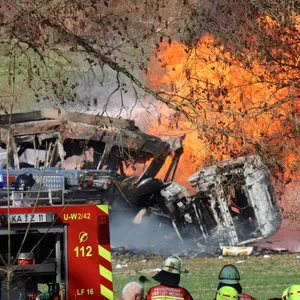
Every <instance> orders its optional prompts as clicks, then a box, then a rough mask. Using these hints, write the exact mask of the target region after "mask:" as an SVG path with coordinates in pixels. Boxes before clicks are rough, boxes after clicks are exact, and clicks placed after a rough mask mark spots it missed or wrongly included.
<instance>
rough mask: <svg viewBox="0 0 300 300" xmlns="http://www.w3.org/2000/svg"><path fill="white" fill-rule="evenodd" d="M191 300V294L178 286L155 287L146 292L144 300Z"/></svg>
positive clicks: (161, 285)
mask: <svg viewBox="0 0 300 300" xmlns="http://www.w3.org/2000/svg"><path fill="white" fill-rule="evenodd" d="M152 299H153V300H193V297H192V296H191V294H190V293H189V292H188V291H187V290H186V289H185V288H182V287H180V286H176V287H173V286H167V285H163V284H160V285H156V286H154V287H152V288H150V290H149V291H148V293H147V295H146V300H152Z"/></svg>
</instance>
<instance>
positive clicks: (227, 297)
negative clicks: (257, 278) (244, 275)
mask: <svg viewBox="0 0 300 300" xmlns="http://www.w3.org/2000/svg"><path fill="white" fill-rule="evenodd" d="M238 294H239V293H238V292H237V290H236V289H235V288H233V287H231V286H223V287H221V288H220V289H219V290H218V292H217V296H216V300H231V299H232V300H238Z"/></svg>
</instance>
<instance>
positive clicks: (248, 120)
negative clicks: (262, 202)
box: [146, 18, 300, 180]
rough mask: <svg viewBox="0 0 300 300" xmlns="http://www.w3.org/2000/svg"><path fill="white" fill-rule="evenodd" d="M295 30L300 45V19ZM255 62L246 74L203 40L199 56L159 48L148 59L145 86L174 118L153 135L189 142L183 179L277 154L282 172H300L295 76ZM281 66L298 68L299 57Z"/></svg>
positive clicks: (164, 119)
mask: <svg viewBox="0 0 300 300" xmlns="http://www.w3.org/2000/svg"><path fill="white" fill-rule="evenodd" d="M264 22H265V24H267V25H266V26H267V30H269V31H270V32H272V29H274V26H277V24H276V22H275V21H272V20H271V19H269V18H265V20H264ZM296 24H297V26H296V27H295V28H296V29H294V32H293V34H294V35H296V36H298V38H299V36H300V26H299V24H300V18H298V19H297V22H296ZM295 30H296V31H295ZM280 38H282V39H283V38H284V36H282V37H280ZM295 47H296V46H295ZM277 50H278V49H274V50H272V49H271V51H277ZM282 51H284V50H282ZM257 57H258V56H257ZM251 59H252V61H251V67H250V66H249V68H247V67H245V64H244V62H240V61H238V60H237V59H235V57H234V56H233V55H231V53H230V52H229V51H227V50H226V49H225V48H224V47H223V46H222V45H219V44H218V43H217V42H216V40H215V39H214V38H213V37H212V36H204V37H202V38H201V39H200V40H199V42H198V44H197V46H196V47H194V48H188V47H186V46H185V45H183V44H180V43H179V42H176V41H174V42H172V43H171V44H170V43H166V42H162V44H161V45H160V47H159V49H158V50H157V51H156V53H155V55H153V57H152V58H151V61H150V64H149V67H148V70H147V71H148V72H147V77H146V80H148V83H149V84H150V85H151V87H152V88H154V89H156V90H158V91H160V93H161V95H163V96H164V98H165V99H166V100H167V101H169V103H170V104H171V105H173V106H174V107H176V112H175V113H174V110H173V111H172V110H170V109H169V108H168V107H167V106H165V107H163V108H162V110H161V116H160V117H159V122H157V123H153V124H152V127H151V128H150V129H149V133H151V134H156V135H159V136H162V137H163V136H170V135H171V136H172V135H181V134H186V136H187V138H186V139H185V141H184V149H185V152H184V154H183V157H182V159H181V164H180V170H179V172H177V173H178V174H180V176H182V177H183V178H186V176H188V175H191V174H192V173H194V172H196V171H197V170H198V169H199V167H200V166H201V165H203V164H204V163H206V162H209V161H211V160H214V159H217V160H220V159H228V158H230V157H231V158H232V157H236V156H241V155H245V154H247V153H253V152H257V151H258V152H260V154H265V155H267V156H268V155H269V154H270V153H272V154H273V156H272V157H273V158H272V159H273V160H274V162H275V163H278V164H282V168H284V170H289V171H291V170H294V171H295V170H296V169H297V168H298V163H297V156H298V155H299V141H298V137H299V134H298V130H299V121H298V116H297V115H298V113H299V108H300V107H299V104H298V103H297V102H296V99H297V95H298V93H299V90H297V87H295V86H293V84H290V82H289V80H292V79H293V78H296V76H298V75H297V74H298V73H297V72H296V71H295V68H293V67H289V66H288V65H286V67H285V68H284V69H282V68H279V67H278V65H276V64H275V63H274V62H273V63H272V64H270V63H268V62H267V60H266V59H265V58H262V59H261V61H253V57H252V56H250V55H249V61H250V60H251ZM283 59H284V60H285V61H287V60H290V63H291V64H293V65H295V66H296V65H298V66H299V62H300V58H299V55H298V56H297V57H291V56H290V55H289V53H284V56H283ZM187 116H188V117H189V118H190V119H188V118H187ZM177 180H178V178H177Z"/></svg>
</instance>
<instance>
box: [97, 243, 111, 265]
mask: <svg viewBox="0 0 300 300" xmlns="http://www.w3.org/2000/svg"><path fill="white" fill-rule="evenodd" d="M98 254H99V255H100V256H102V257H103V258H104V259H106V260H107V261H109V262H111V252H110V251H108V250H106V249H105V248H104V247H102V246H101V245H98Z"/></svg>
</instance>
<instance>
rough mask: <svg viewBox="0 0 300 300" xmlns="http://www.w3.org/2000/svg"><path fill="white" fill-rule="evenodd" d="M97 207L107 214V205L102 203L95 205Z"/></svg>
mask: <svg viewBox="0 0 300 300" xmlns="http://www.w3.org/2000/svg"><path fill="white" fill-rule="evenodd" d="M97 207H98V208H99V209H101V210H102V211H103V212H105V213H106V214H107V215H108V205H105V204H102V205H97Z"/></svg>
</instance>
